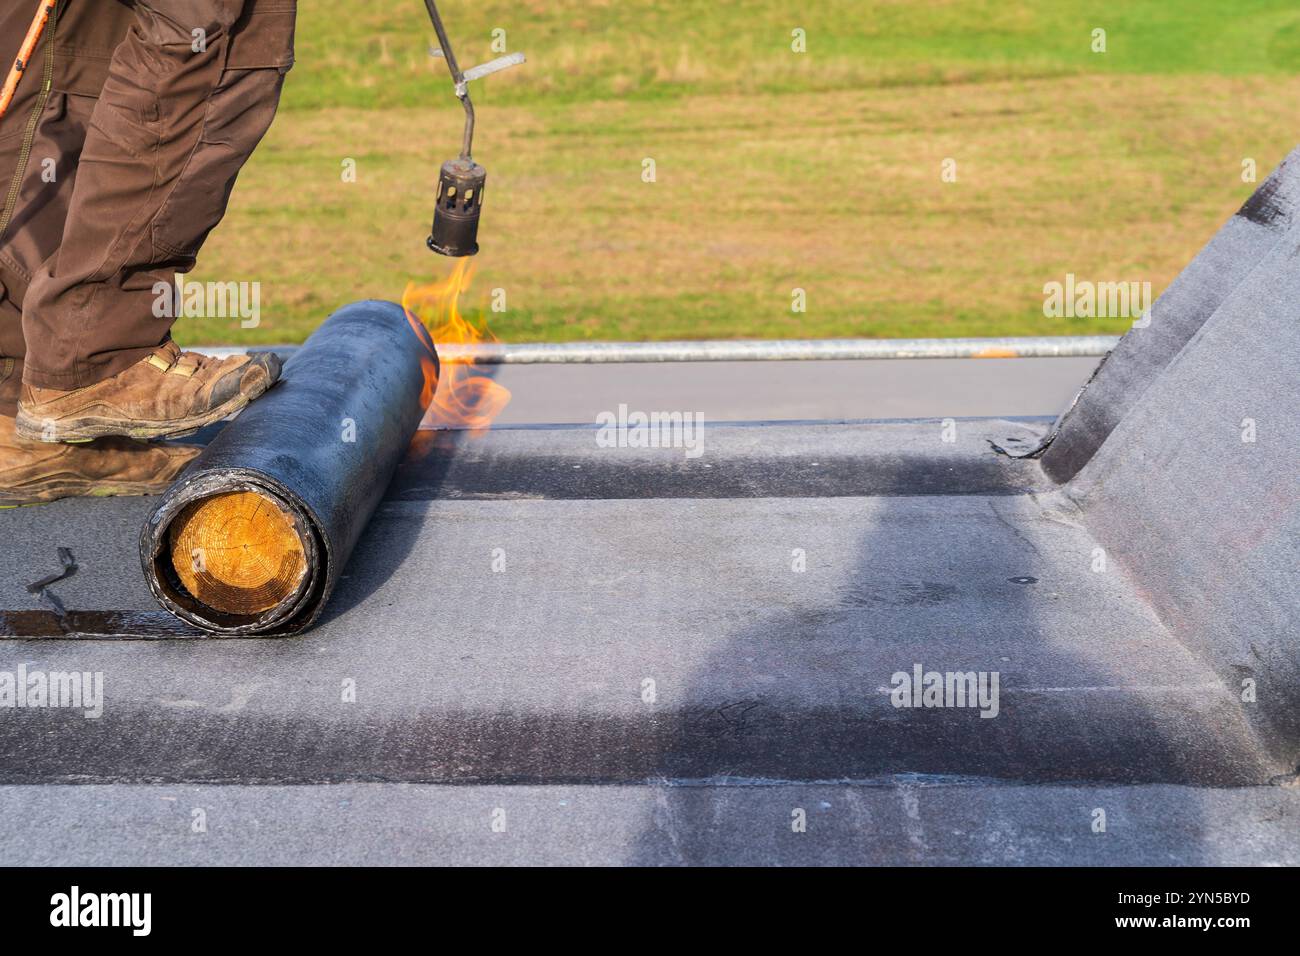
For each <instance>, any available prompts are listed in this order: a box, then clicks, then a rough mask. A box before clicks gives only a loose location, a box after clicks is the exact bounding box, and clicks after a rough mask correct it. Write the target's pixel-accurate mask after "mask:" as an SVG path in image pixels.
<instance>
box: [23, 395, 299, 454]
mask: <svg viewBox="0 0 1300 956" xmlns="http://www.w3.org/2000/svg"><path fill="white" fill-rule="evenodd" d="M274 384H275V383H274V382H272V383H271V385H274ZM271 385H266V386H263V387H261V388H259V389H258V390H257V391H255V392H252V393H250V394H247V395H243V394H241V395H236V396H235V397H234V398H232V399H230V401H228V402H225V403H224V404H222V405H218V406H217V407H216V408H213V409H210V410H209V411H207V412H204V413H203V414H202V415H191V416H190V417H188V418H177V419H172V420H170V421H131V420H129V419H123V418H98V417H95V416H87V417H85V418H72V419H68V420H66V421H55V422H53V423H52V424H53V426H54V427H53V429H52V430H51V432H50V433H49V434H50V436H51V437H47V432H46V428H45V426H46V422H45V420H42V419H38V418H36V417H35V416H33V415H31V414H29V413H28V412H27V411H26V410H24V409H22V408H19V409H18V417H17V419H16V420H15V422H14V430H15V431H16V432H17V433H18V437H19V438H23V439H26V440H27V441H41V442H65V443H68V444H78V443H80V442H88V441H93V440H95V439H96V438H109V437H112V436H121V437H126V438H138V439H142V440H144V441H151V440H154V439H162V438H184V437H185V436H187V435H193V434H194V433H195V432H196V431H198V430H199V429H200V428H203V427H204V426H205V425H211V424H212V423H213V422H219V421H221V419H223V418H225V417H227V416H228V415H233V414H234V413H235V412H238V411H240V410H242V409H243V407H244V406H245V405H247V404H248V403H249V402H251V401H253V399H255V398H260V397H261V396H262V395H264V394H265V393H266V391H267V389H269V388H270V387H271Z"/></svg>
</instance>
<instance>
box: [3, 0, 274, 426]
mask: <svg viewBox="0 0 1300 956" xmlns="http://www.w3.org/2000/svg"><path fill="white" fill-rule="evenodd" d="M37 2H38V0H0V7H2V8H3V9H0V64H2V66H0V70H4V71H7V68H8V66H10V65H12V63H13V61H14V58H15V57H16V55H17V51H18V48H19V46H20V44H21V43H22V39H23V36H24V35H25V34H26V32H27V28H28V25H29V24H30V22H31V20H32V17H33V15H34V14H35V12H36V7H37ZM42 2H44V0H42ZM295 8H296V0H59V3H58V12H57V16H56V18H55V19H53V20H51V22H50V25H49V26H48V27H47V28H46V31H45V35H44V37H43V38H42V41H41V45H40V46H39V47H38V48H37V51H36V53H35V54H34V55H33V57H32V58H31V63H30V64H29V67H28V69H27V71H26V72H25V73H24V74H23V78H22V81H21V83H20V84H19V87H18V91H17V94H16V96H15V97H14V101H13V103H12V104H11V105H10V107H9V111H8V112H7V113H6V114H5V116H4V117H3V118H2V119H0V196H2V197H4V200H5V201H6V202H12V215H11V218H10V220H9V223H8V225H7V226H6V227H5V228H4V231H3V233H0V414H9V415H12V414H13V413H14V410H15V400H16V396H17V388H18V383H19V381H20V380H22V381H26V382H28V383H30V384H32V385H38V386H42V387H45V388H60V389H69V388H78V387H81V386H84V385H90V384H93V383H95V382H98V381H101V380H102V379H105V378H108V377H109V376H111V375H115V374H116V373H117V372H119V371H121V370H122V369H124V368H126V367H127V366H129V365H131V364H132V363H134V362H137V361H139V360H140V359H141V358H142V357H144V356H145V355H147V354H148V353H149V352H150V351H151V350H152V349H153V348H155V347H157V346H158V345H159V344H160V343H162V342H163V341H165V340H166V338H167V336H168V332H169V329H170V328H171V325H172V322H173V319H172V318H170V317H169V316H170V315H171V314H172V313H173V311H174V310H170V309H159V308H158V307H157V305H158V303H159V291H158V290H159V289H161V288H162V286H161V285H159V283H166V284H167V285H168V287H169V288H170V287H171V285H172V284H173V283H174V282H175V274H176V273H177V272H188V271H189V270H190V269H191V268H193V266H194V259H195V256H196V254H197V253H198V250H199V247H200V246H201V245H202V244H203V240H204V239H205V238H207V235H208V233H209V232H210V231H211V230H212V228H213V227H214V226H216V224H217V223H218V222H220V221H221V217H222V216H223V215H224V214H225V211H226V203H227V201H228V199H229V197H230V191H231V188H232V187H233V185H234V182H235V176H236V175H237V174H238V172H239V170H240V168H241V167H242V166H243V165H244V162H245V161H246V160H247V159H248V157H249V154H251V153H252V151H253V149H254V147H255V146H256V145H257V144H258V142H259V141H260V140H261V138H262V135H263V134H264V133H265V132H266V130H267V127H269V126H270V124H271V118H272V117H273V116H274V115H275V108H276V104H277V103H278V102H279V97H280V87H281V85H282V83H283V81H284V74H285V73H287V72H288V70H289V68H290V66H292V64H293V29H294V16H295V12H296V9H295ZM3 208H4V207H3V206H0V210H2V209H3ZM2 221H3V218H2V217H0V222H2ZM160 312H161V313H163V314H162V315H159V314H158V313H160Z"/></svg>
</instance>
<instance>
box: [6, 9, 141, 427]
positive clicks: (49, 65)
mask: <svg viewBox="0 0 1300 956" xmlns="http://www.w3.org/2000/svg"><path fill="white" fill-rule="evenodd" d="M37 5H38V2H37V0H30V2H10V3H6V4H5V6H4V9H3V11H0V64H4V68H5V69H6V70H7V69H8V66H9V65H10V64H11V63H12V62H13V60H14V57H15V56H16V55H17V52H18V48H19V45H20V44H21V42H22V39H23V36H24V35H25V34H26V32H27V27H28V25H29V24H30V22H31V19H32V14H33V13H34V12H35V10H36V7H37ZM133 19H134V13H133V12H132V10H131V8H130V7H129V6H127V5H126V4H125V3H122V2H117V0H107V2H95V3H89V2H85V0H76V2H69V0H64V2H63V3H62V4H61V5H60V10H59V13H58V16H57V17H56V18H54V19H53V21H52V22H51V23H50V24H49V25H47V27H46V29H45V33H44V34H43V35H42V42H41V45H40V46H39V47H38V48H37V50H36V55H35V56H34V57H33V60H32V63H31V64H30V65H29V66H28V69H27V71H26V72H25V73H24V74H23V78H22V81H21V82H20V83H19V85H18V89H17V93H16V95H15V97H14V100H13V102H12V103H11V104H10V106H9V110H8V112H6V113H5V115H4V117H3V118H0V222H3V215H2V214H3V210H5V209H6V208H10V209H11V214H10V218H9V222H8V225H7V226H6V227H5V228H4V229H3V231H2V232H0V383H6V387H2V388H0V416H13V415H14V414H15V412H16V411H17V395H18V391H17V383H18V382H19V381H21V379H22V374H23V357H24V355H25V354H26V348H25V346H24V340H23V330H22V307H23V300H24V298H25V296H26V294H27V288H28V286H29V285H30V283H31V280H32V276H33V274H34V273H36V272H37V271H38V270H39V269H40V268H41V265H42V263H44V262H45V260H46V259H48V258H49V257H50V256H51V255H53V254H54V251H55V250H56V249H58V247H59V241H60V239H61V238H62V236H63V222H64V219H65V218H66V216H67V213H68V204H69V201H70V200H71V197H72V187H73V184H74V183H75V182H76V178H77V159H78V157H79V155H80V153H81V144H82V142H83V141H84V140H85V138H86V128H87V126H88V125H89V122H90V114H91V110H92V109H93V108H94V106H95V100H96V99H97V98H98V97H99V91H100V89H101V88H102V87H103V85H104V80H105V79H106V78H107V76H108V67H109V62H110V61H111V59H112V57H113V52H114V50H116V49H117V45H118V44H119V43H120V42H121V40H122V38H123V37H124V36H126V31H127V28H128V27H129V26H130V24H131V21H132V20H133ZM47 72H48V74H49V78H50V89H49V90H48V91H47V92H43V86H44V83H45V79H46V75H47ZM24 153H26V154H27V156H28V158H27V161H26V162H25V163H22V162H20V161H21V159H22V157H23V155H24ZM20 167H21V168H20ZM11 194H12V195H11Z"/></svg>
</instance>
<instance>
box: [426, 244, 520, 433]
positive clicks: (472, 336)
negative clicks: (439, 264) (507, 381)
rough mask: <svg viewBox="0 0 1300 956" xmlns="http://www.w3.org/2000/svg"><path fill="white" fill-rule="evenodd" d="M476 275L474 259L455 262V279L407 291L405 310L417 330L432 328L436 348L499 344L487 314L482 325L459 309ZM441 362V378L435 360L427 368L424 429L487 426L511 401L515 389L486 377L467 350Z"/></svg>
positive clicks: (445, 357) (452, 276) (431, 283)
mask: <svg viewBox="0 0 1300 956" xmlns="http://www.w3.org/2000/svg"><path fill="white" fill-rule="evenodd" d="M473 276H474V266H473V260H472V259H469V258H464V259H458V260H456V265H455V267H454V268H453V269H452V270H451V275H450V276H448V277H447V278H446V279H444V280H442V281H441V282H430V283H427V284H424V285H421V284H419V283H415V282H412V283H409V284H408V285H407V286H406V291H405V292H404V293H402V308H403V309H405V310H406V317H407V318H408V319H409V320H410V322H411V324H412V325H413V326H417V333H418V332H419V331H420V327H423V328H424V329H427V330H428V333H429V335H430V337H432V339H433V342H434V344H435V346H437V347H439V348H440V347H442V346H445V345H455V346H462V345H479V344H482V343H493V342H496V341H498V340H497V337H496V336H495V335H493V334H492V331H491V330H490V329H489V328H488V326H487V320H486V318H485V317H484V315H483V310H482V309H480V310H479V312H478V325H476V324H475V323H474V322H472V321H470V320H469V319H466V318H465V316H464V315H462V314H461V311H460V296H461V293H462V292H464V291H465V290H466V289H468V288H469V283H470V279H472V278H473ZM440 357H441V359H442V378H441V381H439V379H438V375H437V373H436V372H435V371H434V370H433V362H432V360H430V361H429V362H428V363H427V365H426V368H425V375H424V378H425V381H424V388H425V396H424V397H425V398H427V399H429V410H428V412H426V413H425V416H424V421H423V422H422V423H421V425H422V427H430V426H431V427H434V428H468V429H471V430H475V431H477V430H480V429H484V428H487V427H488V426H489V425H491V424H492V421H493V420H494V419H495V418H496V417H497V416H498V415H500V414H501V411H502V409H504V408H505V407H506V405H507V404H509V402H510V389H508V388H506V387H505V386H504V385H498V384H497V383H496V382H494V381H492V379H490V378H488V377H487V376H486V375H483V374H481V371H480V369H479V366H478V365H477V364H476V363H475V362H474V361H473V358H472V357H470V356H468V355H466V354H465V353H463V352H459V351H458V352H457V354H454V355H451V356H440Z"/></svg>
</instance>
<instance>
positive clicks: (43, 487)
mask: <svg viewBox="0 0 1300 956" xmlns="http://www.w3.org/2000/svg"><path fill="white" fill-rule="evenodd" d="M171 486H172V482H171V481H102V482H97V483H95V484H94V485H88V484H87V483H86V482H85V481H84V480H80V479H75V478H53V479H50V480H49V481H43V482H40V483H39V484H35V485H32V486H30V487H28V488H23V489H21V490H19V489H16V488H0V509H5V510H8V509H10V508H28V507H31V506H32V505H46V504H49V503H50V502H52V501H58V500H60V499H62V498H134V497H140V496H142V495H160V494H162V493H163V492H164V491H166V490H167V489H168V488H170V487H171Z"/></svg>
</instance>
